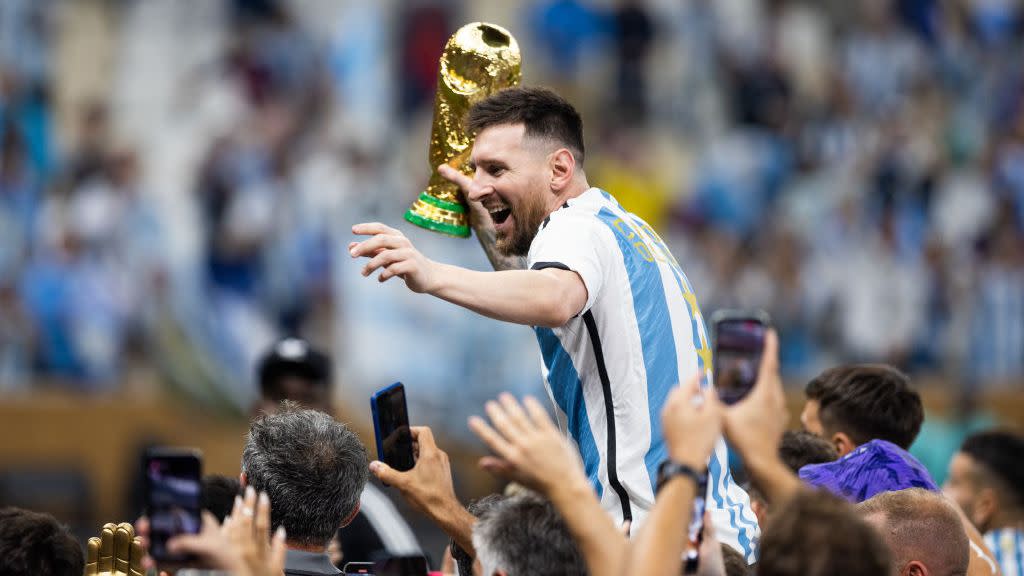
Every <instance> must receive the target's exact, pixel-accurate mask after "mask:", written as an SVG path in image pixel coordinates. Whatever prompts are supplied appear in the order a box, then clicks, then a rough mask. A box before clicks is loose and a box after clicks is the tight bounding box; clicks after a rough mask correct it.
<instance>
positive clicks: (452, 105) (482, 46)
mask: <svg viewBox="0 0 1024 576" xmlns="http://www.w3.org/2000/svg"><path fill="white" fill-rule="evenodd" d="M520 63H521V60H520V56H519V45H518V44H517V43H516V40H515V38H513V37H512V35H511V34H509V32H508V30H505V29H504V28H502V27H500V26H496V25H494V24H488V23H485V22H473V23H472V24H466V25H465V26H463V27H462V28H459V30H458V31H457V32H455V34H454V35H452V37H451V38H449V39H448V43H447V44H445V47H444V52H443V53H442V54H441V63H440V70H439V71H438V79H437V96H436V97H435V98H434V121H433V124H432V126H431V130H430V153H429V159H430V168H431V174H430V181H429V182H428V183H427V189H426V190H425V191H423V192H421V193H420V196H419V198H417V199H416V201H415V202H413V204H412V206H411V207H410V208H409V210H408V211H407V212H406V213H405V219H406V220H408V221H409V222H412V223H413V224H415V225H417V226H420V227H422V228H426V229H428V230H434V231H436V232H441V233H443V234H448V235H450V236H456V237H461V238H465V237H466V236H469V218H468V207H467V206H466V202H465V200H464V199H463V198H462V193H461V192H460V191H459V188H458V187H457V186H456V185H455V184H452V183H451V182H449V181H447V180H445V179H444V178H443V177H442V176H441V175H440V174H438V172H437V167H438V165H440V164H448V165H449V166H452V167H453V168H456V169H458V170H462V171H463V172H464V173H466V174H469V173H470V170H469V166H468V165H467V164H468V162H467V160H468V159H469V152H470V150H471V148H472V145H473V135H472V134H467V133H466V130H465V128H464V126H463V120H464V119H465V116H466V112H468V111H469V108H470V106H472V105H473V104H474V103H476V102H478V101H479V100H482V99H484V98H486V97H487V96H490V95H491V94H493V93H494V92H497V91H498V90H501V89H502V88H507V87H509V86H514V85H516V84H518V83H519V79H520V77H521V73H520Z"/></svg>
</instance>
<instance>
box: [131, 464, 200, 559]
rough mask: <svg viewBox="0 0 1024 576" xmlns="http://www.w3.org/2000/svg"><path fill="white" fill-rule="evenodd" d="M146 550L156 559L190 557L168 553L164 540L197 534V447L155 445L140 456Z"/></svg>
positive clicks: (198, 501) (198, 494)
mask: <svg viewBox="0 0 1024 576" xmlns="http://www.w3.org/2000/svg"><path fill="white" fill-rule="evenodd" d="M143 470H144V472H145V476H146V514H147V516H148V517H149V553H150V555H152V556H153V558H154V559H155V560H157V561H158V562H161V561H163V562H168V561H169V562H183V561H187V560H188V559H189V558H188V557H185V556H178V555H173V554H170V553H169V552H168V551H167V541H168V540H170V539H171V538H172V537H174V536H177V535H178V534H198V533H199V528H200V527H201V526H202V522H201V520H200V517H199V511H200V495H201V493H202V486H203V485H202V477H203V459H202V455H201V454H200V453H199V451H198V450H192V449H178V448H154V449H150V450H148V451H146V454H145V456H144V457H143Z"/></svg>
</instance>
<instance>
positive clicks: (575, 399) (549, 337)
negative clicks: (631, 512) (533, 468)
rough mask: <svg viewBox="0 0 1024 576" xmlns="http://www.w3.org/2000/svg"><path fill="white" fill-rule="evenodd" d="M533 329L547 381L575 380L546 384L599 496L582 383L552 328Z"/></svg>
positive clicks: (598, 456) (597, 457) (601, 489)
mask: <svg viewBox="0 0 1024 576" xmlns="http://www.w3.org/2000/svg"><path fill="white" fill-rule="evenodd" d="M534 331H535V332H536V333H537V342H538V343H539V344H540V352H541V356H543V358H544V366H546V367H547V369H548V383H549V384H550V383H554V382H558V383H568V382H575V385H574V386H550V388H551V395H552V396H554V398H555V404H557V405H558V409H559V410H561V411H562V412H563V413H564V414H565V416H566V418H567V419H568V428H569V434H571V435H572V437H573V439H574V440H575V441H576V444H577V445H578V446H579V449H580V456H581V457H582V459H583V468H584V470H585V471H586V473H587V478H589V479H590V483H591V484H593V485H594V490H596V491H597V499H598V500H600V499H601V495H602V494H603V493H604V487H603V486H601V481H600V480H599V479H598V477H597V471H598V469H599V468H600V466H601V453H600V452H599V451H598V449H597V442H595V441H594V434H593V432H592V431H591V430H590V419H589V418H587V404H586V402H585V401H584V398H583V383H582V382H580V377H579V374H578V373H577V372H576V367H575V366H573V364H572V358H571V357H570V356H569V353H568V352H566V351H565V348H564V347H562V343H561V342H559V340H558V336H556V335H555V333H554V331H553V330H551V329H550V328H534Z"/></svg>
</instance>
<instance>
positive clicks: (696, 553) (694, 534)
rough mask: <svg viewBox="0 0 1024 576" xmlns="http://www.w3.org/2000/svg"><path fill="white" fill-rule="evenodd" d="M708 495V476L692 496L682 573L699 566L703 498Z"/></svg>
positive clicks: (703, 507)
mask: <svg viewBox="0 0 1024 576" xmlns="http://www.w3.org/2000/svg"><path fill="white" fill-rule="evenodd" d="M707 496H708V478H707V475H705V476H704V479H703V480H702V481H701V482H700V483H698V484H697V492H696V493H695V494H694V497H693V515H692V516H690V525H689V527H688V529H687V534H688V535H689V541H690V543H689V545H688V546H687V548H686V558H685V563H684V564H683V574H696V573H697V568H698V567H700V545H701V543H702V542H703V541H704V509H705V499H706V498H707Z"/></svg>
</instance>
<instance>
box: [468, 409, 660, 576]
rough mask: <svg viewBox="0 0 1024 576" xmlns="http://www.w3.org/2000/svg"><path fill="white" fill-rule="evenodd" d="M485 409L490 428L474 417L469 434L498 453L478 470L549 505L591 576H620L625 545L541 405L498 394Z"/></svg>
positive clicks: (625, 550)
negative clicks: (542, 498) (540, 496)
mask: <svg viewBox="0 0 1024 576" xmlns="http://www.w3.org/2000/svg"><path fill="white" fill-rule="evenodd" d="M486 409H487V415H488V416H489V417H490V424H488V422H487V421H485V420H484V419H482V418H478V417H476V416H474V417H473V418H471V419H470V421H469V427H470V428H471V429H472V430H473V432H474V433H476V435H477V436H479V437H480V439H481V440H483V441H484V442H485V443H486V444H487V446H488V447H490V449H491V450H492V451H493V452H494V453H495V454H496V456H488V457H485V458H483V459H482V460H481V461H480V466H481V467H482V468H483V469H485V470H488V471H490V472H492V473H494V474H496V475H498V476H501V477H503V478H505V479H507V480H511V481H513V482H518V483H520V484H522V485H524V486H526V487H527V488H530V489H532V490H536V491H537V492H540V493H541V494H543V495H544V496H546V497H547V498H548V499H549V500H551V503H552V504H554V506H555V508H557V509H558V512H559V514H561V515H562V519H564V520H565V524H566V526H567V527H568V529H569V532H571V533H572V535H573V538H574V539H575V540H576V543H577V545H578V546H579V548H580V552H581V553H582V554H583V558H584V559H585V560H586V562H587V568H588V569H589V571H590V574H591V575H592V576H605V575H607V576H617V575H619V574H622V566H623V563H624V560H625V557H626V553H627V548H628V542H627V541H626V538H625V536H624V535H623V534H622V533H621V532H619V530H618V528H617V527H616V526H615V523H614V522H612V519H611V517H610V516H608V514H607V513H605V511H604V510H603V509H602V508H601V503H600V502H599V501H598V500H597V495H596V494H595V493H594V488H593V486H591V485H590V482H589V481H588V480H587V476H586V474H585V473H584V471H583V464H582V463H581V462H580V458H579V454H578V453H577V452H576V450H575V449H574V448H573V447H572V446H571V445H570V444H569V442H568V440H567V439H566V438H565V436H563V435H562V434H561V433H560V432H559V431H558V428H557V427H556V426H555V424H554V423H553V422H552V421H551V419H550V418H549V417H548V414H547V412H545V411H544V408H543V407H542V406H541V405H540V403H539V402H538V401H537V400H536V399H534V398H532V397H527V398H526V400H525V401H524V402H523V403H522V404H519V402H517V401H516V399H515V398H513V397H512V396H511V395H509V394H502V395H501V396H500V397H499V399H498V401H497V402H493V401H492V402H488V403H487V405H486ZM642 573H643V572H638V574H642ZM677 573H678V571H677Z"/></svg>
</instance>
